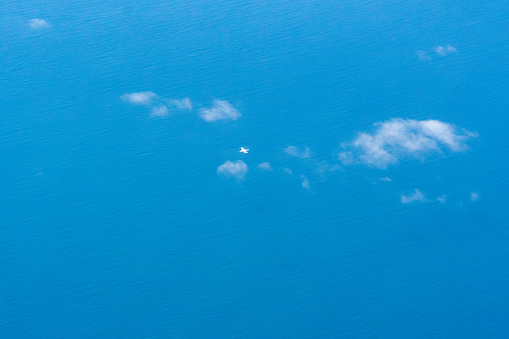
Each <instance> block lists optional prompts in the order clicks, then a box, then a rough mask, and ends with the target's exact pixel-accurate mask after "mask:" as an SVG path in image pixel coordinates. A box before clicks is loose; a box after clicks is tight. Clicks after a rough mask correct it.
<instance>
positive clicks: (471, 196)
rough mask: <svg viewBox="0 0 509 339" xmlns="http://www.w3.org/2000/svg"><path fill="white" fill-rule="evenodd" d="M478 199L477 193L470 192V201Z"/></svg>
mask: <svg viewBox="0 0 509 339" xmlns="http://www.w3.org/2000/svg"><path fill="white" fill-rule="evenodd" d="M477 199H479V193H475V192H470V201H476V200H477Z"/></svg>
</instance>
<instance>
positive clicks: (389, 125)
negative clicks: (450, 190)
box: [339, 119, 477, 168]
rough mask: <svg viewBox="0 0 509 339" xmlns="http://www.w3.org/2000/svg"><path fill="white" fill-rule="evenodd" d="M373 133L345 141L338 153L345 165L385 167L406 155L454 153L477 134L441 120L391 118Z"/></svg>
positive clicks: (361, 134) (377, 125) (379, 124)
mask: <svg viewBox="0 0 509 339" xmlns="http://www.w3.org/2000/svg"><path fill="white" fill-rule="evenodd" d="M374 126H375V127H376V130H375V131H374V133H372V134H369V133H358V135H357V138H356V139H355V140H353V141H352V142H349V143H343V144H342V147H343V148H344V149H345V151H343V152H341V153H340V154H339V160H341V161H342V162H343V164H352V163H356V162H360V163H364V164H367V165H373V166H375V167H378V168H386V167H387V166H388V165H390V164H395V163H398V162H399V160H400V159H401V158H404V157H409V156H413V157H423V156H424V155H425V154H428V153H431V152H438V153H440V152H442V150H443V149H444V148H447V149H449V150H450V151H453V152H459V151H463V150H465V149H466V148H467V146H466V143H465V141H466V140H467V139H469V138H474V137H477V133H473V132H469V131H465V130H463V131H461V132H459V131H458V130H457V129H456V127H455V126H454V125H451V124H448V123H445V122H442V121H438V120H421V121H418V120H412V119H406V120H405V119H392V120H389V121H385V122H381V123H377V124H375V125H374Z"/></svg>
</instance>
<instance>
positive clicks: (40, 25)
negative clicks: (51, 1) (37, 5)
mask: <svg viewBox="0 0 509 339" xmlns="http://www.w3.org/2000/svg"><path fill="white" fill-rule="evenodd" d="M28 27H30V28H31V29H44V28H50V27H51V25H50V24H49V22H47V21H46V20H43V19H32V20H30V21H28Z"/></svg>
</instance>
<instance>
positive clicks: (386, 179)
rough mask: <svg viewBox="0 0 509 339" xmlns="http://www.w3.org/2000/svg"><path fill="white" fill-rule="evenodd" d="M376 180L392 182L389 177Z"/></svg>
mask: <svg viewBox="0 0 509 339" xmlns="http://www.w3.org/2000/svg"><path fill="white" fill-rule="evenodd" d="M378 180H380V181H383V182H391V181H392V179H391V178H389V177H383V178H380V179H378Z"/></svg>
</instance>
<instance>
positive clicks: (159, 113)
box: [151, 105, 168, 117]
mask: <svg viewBox="0 0 509 339" xmlns="http://www.w3.org/2000/svg"><path fill="white" fill-rule="evenodd" d="M151 115H152V116H153V117H165V116H167V115H168V107H166V106H164V105H161V106H157V107H154V108H152V113H151Z"/></svg>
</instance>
